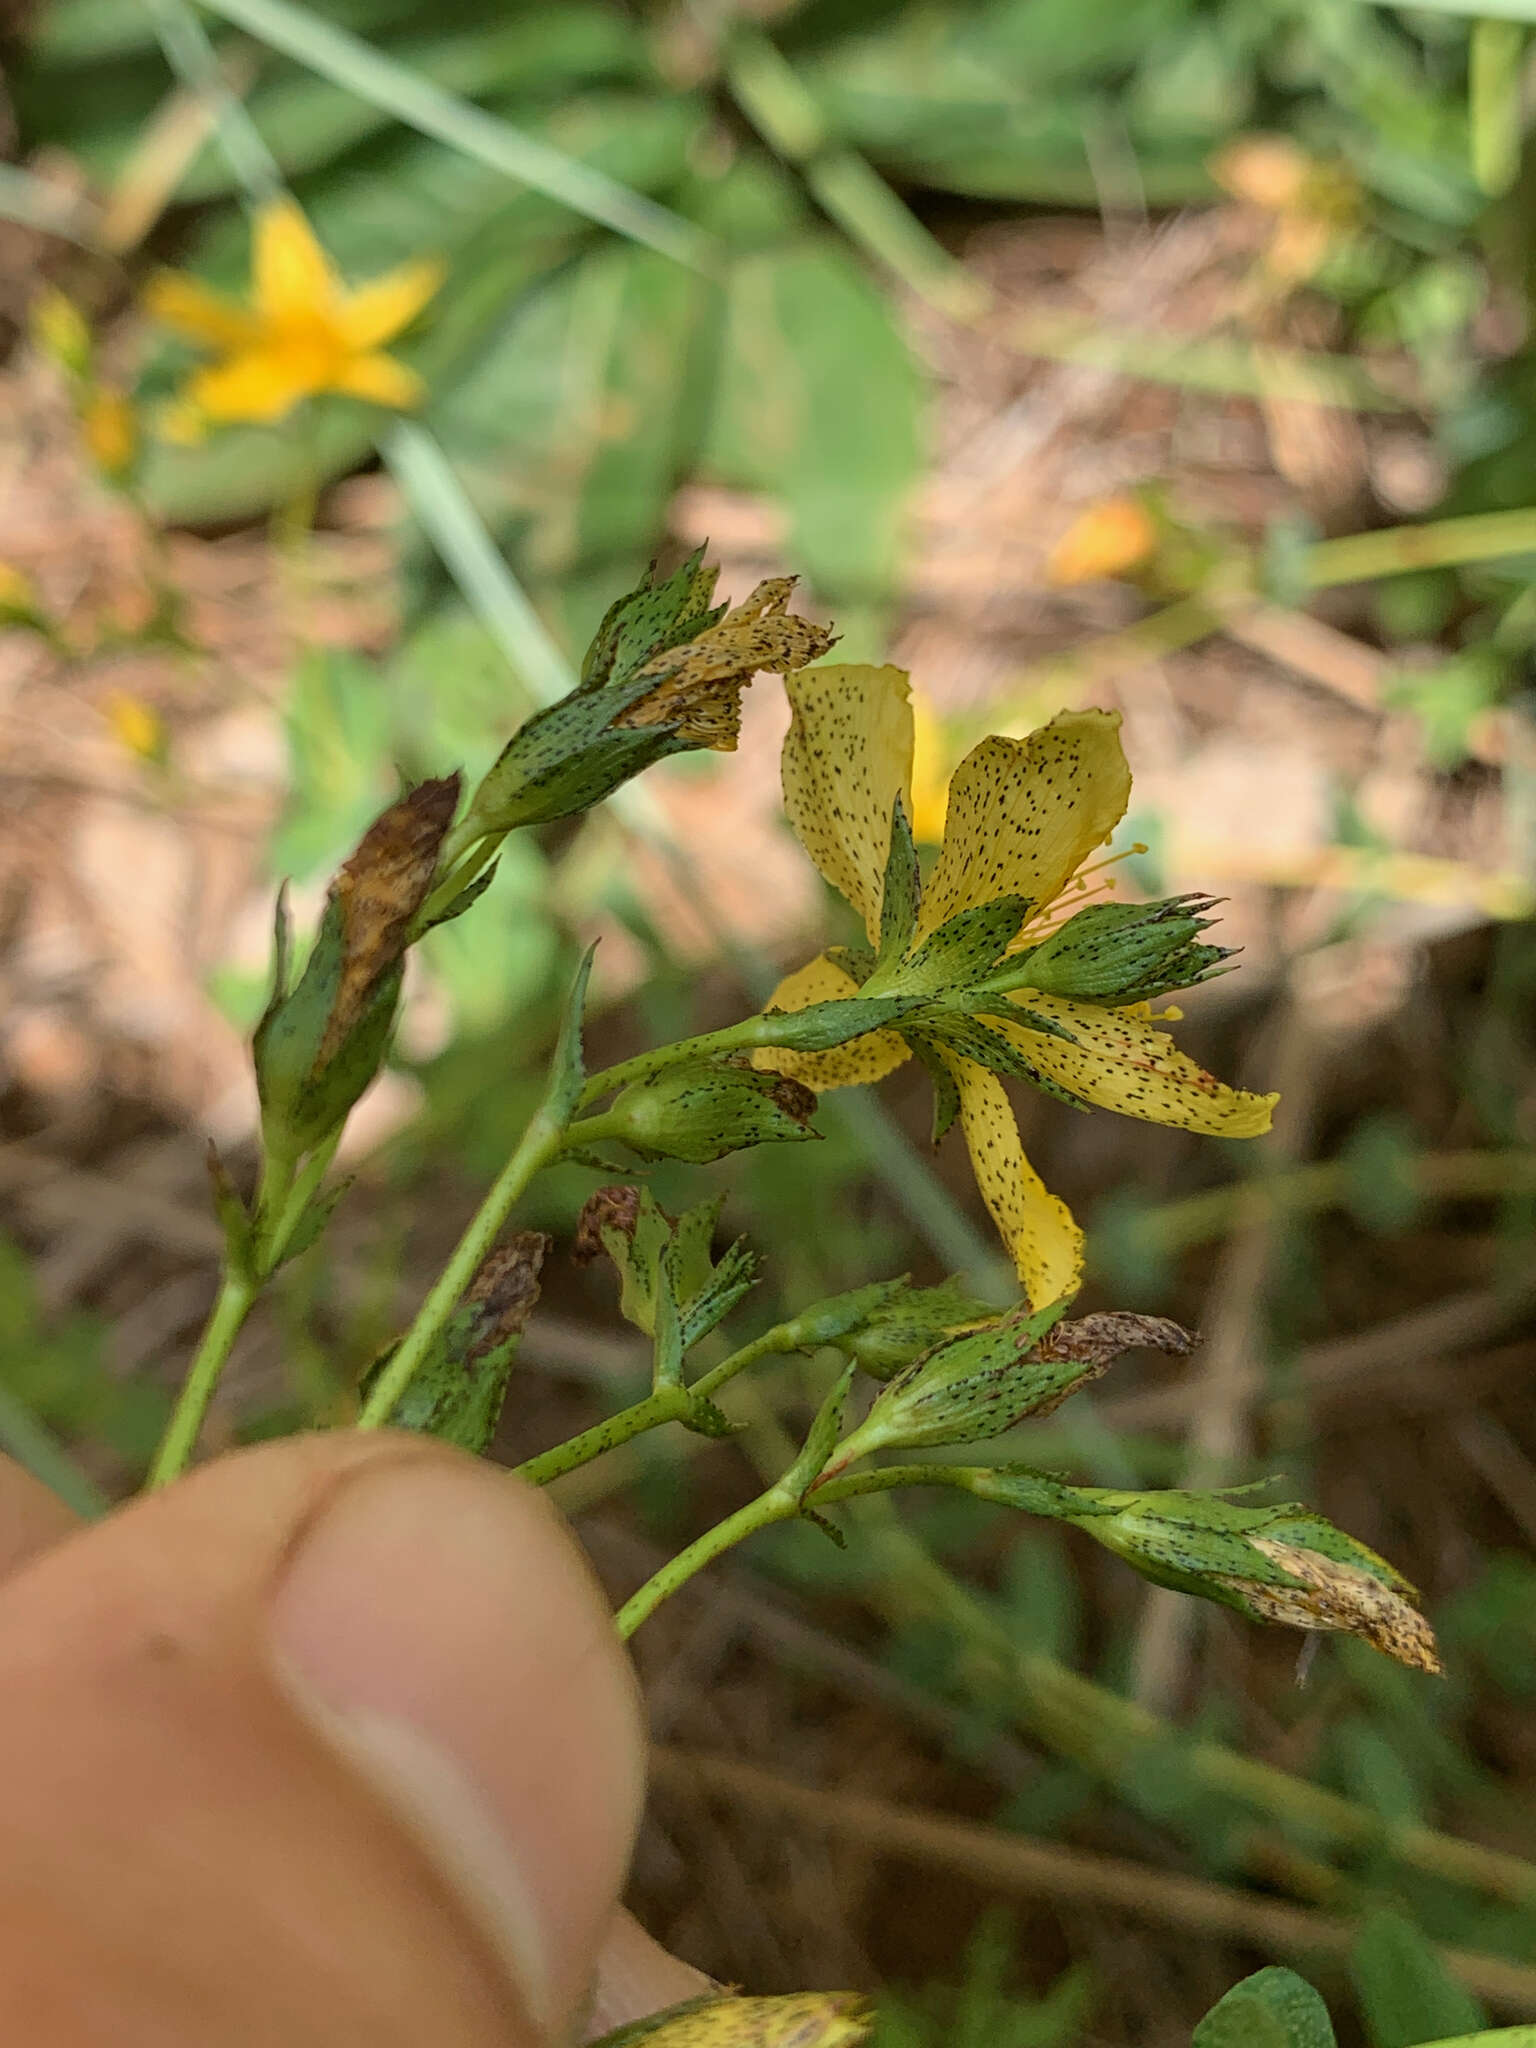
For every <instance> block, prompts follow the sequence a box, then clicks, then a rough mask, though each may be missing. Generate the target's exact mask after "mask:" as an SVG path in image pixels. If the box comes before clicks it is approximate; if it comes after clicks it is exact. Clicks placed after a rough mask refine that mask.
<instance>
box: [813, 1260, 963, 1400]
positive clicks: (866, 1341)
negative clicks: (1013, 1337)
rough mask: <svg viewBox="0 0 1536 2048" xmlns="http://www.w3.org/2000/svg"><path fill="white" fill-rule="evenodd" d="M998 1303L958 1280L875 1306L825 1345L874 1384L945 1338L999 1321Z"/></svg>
mask: <svg viewBox="0 0 1536 2048" xmlns="http://www.w3.org/2000/svg"><path fill="white" fill-rule="evenodd" d="M997 1313H998V1311H997V1306H996V1304H995V1303H994V1302H988V1301H982V1300H980V1299H979V1298H978V1297H977V1296H976V1295H973V1294H967V1293H966V1291H965V1289H964V1287H963V1286H962V1285H961V1284H960V1281H959V1280H958V1279H954V1280H944V1281H941V1282H940V1284H939V1285H938V1286H937V1287H913V1288H909V1289H908V1290H906V1291H905V1292H904V1293H901V1294H898V1295H894V1296H887V1298H886V1299H885V1300H884V1301H882V1302H880V1303H878V1304H876V1305H873V1306H872V1307H871V1310H870V1313H869V1314H868V1315H867V1316H865V1317H863V1318H862V1319H861V1320H860V1322H858V1323H857V1324H856V1325H855V1326H854V1327H853V1328H852V1329H850V1330H848V1331H846V1332H845V1333H844V1334H842V1335H840V1336H836V1337H831V1338H828V1339H826V1340H824V1341H826V1342H829V1343H833V1344H836V1346H837V1348H838V1349H839V1351H841V1352H842V1353H843V1355H844V1356H845V1357H846V1358H851V1359H852V1360H853V1362H854V1364H855V1365H857V1366H858V1367H859V1368H860V1369H861V1370H862V1371H864V1372H867V1373H868V1374H869V1376H870V1378H871V1379H876V1380H888V1379H891V1378H892V1377H893V1376H894V1375H895V1374H896V1373H898V1372H901V1371H902V1370H903V1369H904V1368H905V1367H906V1366H909V1365H910V1364H911V1363H912V1361H913V1359H915V1358H918V1357H921V1355H922V1354H923V1353H924V1352H925V1351H929V1350H931V1349H932V1348H933V1346H934V1345H935V1344H938V1343H939V1342H941V1341H942V1340H943V1339H944V1338H945V1337H952V1336H957V1335H959V1334H960V1333H961V1332H963V1331H968V1330H974V1329H976V1328H977V1327H978V1326H981V1325H990V1324H991V1323H994V1322H996V1320H997Z"/></svg>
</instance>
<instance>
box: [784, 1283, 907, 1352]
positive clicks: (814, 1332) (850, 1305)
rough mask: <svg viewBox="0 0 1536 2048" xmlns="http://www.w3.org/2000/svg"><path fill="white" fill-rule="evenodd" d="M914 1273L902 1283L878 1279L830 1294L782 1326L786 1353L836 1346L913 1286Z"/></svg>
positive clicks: (800, 1311) (799, 1312) (802, 1310)
mask: <svg viewBox="0 0 1536 2048" xmlns="http://www.w3.org/2000/svg"><path fill="white" fill-rule="evenodd" d="M911 1285H912V1280H911V1276H910V1274H906V1273H903V1274H902V1276H901V1278H900V1279H899V1280H875V1281H872V1282H871V1284H870V1285H869V1286H868V1287H855V1288H854V1289H853V1290H852V1291H851V1292H850V1293H848V1294H833V1295H829V1296H828V1297H827V1299H826V1300H825V1301H814V1302H812V1303H811V1305H810V1307H809V1308H803V1309H801V1310H799V1311H798V1313H796V1314H795V1315H793V1316H791V1317H790V1318H789V1320H788V1321H787V1322H786V1323H784V1324H782V1325H781V1328H782V1330H783V1333H784V1349H785V1350H786V1351H815V1350H819V1349H820V1347H821V1346H822V1345H823V1344H836V1343H837V1342H838V1341H839V1340H840V1339H841V1338H843V1337H846V1336H848V1335H849V1334H850V1332H852V1331H855V1330H858V1329H860V1328H861V1327H863V1326H864V1325H865V1324H867V1323H868V1321H869V1320H870V1318H871V1317H872V1316H874V1315H875V1314H876V1313H877V1312H878V1311H879V1310H880V1309H883V1308H885V1307H887V1306H888V1305H889V1304H890V1303H891V1302H892V1301H894V1300H896V1299H897V1297H898V1296H900V1295H902V1294H905V1293H906V1292H907V1290H908V1289H909V1288H910V1287H911Z"/></svg>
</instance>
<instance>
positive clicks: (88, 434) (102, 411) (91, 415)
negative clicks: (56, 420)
mask: <svg viewBox="0 0 1536 2048" xmlns="http://www.w3.org/2000/svg"><path fill="white" fill-rule="evenodd" d="M80 433H81V436H82V438H83V439H84V441H85V445H86V448H87V450H88V451H89V453H90V456H91V460H92V461H93V462H94V463H95V464H96V467H97V468H98V469H99V470H101V471H102V473H103V474H104V475H105V476H108V477H111V478H112V480H113V481H114V482H116V481H118V480H119V479H121V478H122V477H124V476H126V475H127V474H128V471H129V470H130V469H132V467H133V461H134V457H135V456H136V455H137V454H138V452H139V423H138V418H137V415H136V414H135V412H134V409H133V407H132V405H131V404H130V403H129V401H128V398H127V396H126V395H125V394H124V393H123V392H121V391H119V390H118V389H117V388H116V387H115V386H114V385H111V384H98V385H96V386H94V388H93V389H91V390H90V391H89V392H87V393H86V396H85V398H84V400H83V402H82V403H81V406H80Z"/></svg>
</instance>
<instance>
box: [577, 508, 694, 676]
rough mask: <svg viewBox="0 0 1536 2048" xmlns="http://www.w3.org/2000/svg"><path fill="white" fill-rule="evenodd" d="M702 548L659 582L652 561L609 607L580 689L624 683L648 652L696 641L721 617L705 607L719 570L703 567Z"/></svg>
mask: <svg viewBox="0 0 1536 2048" xmlns="http://www.w3.org/2000/svg"><path fill="white" fill-rule="evenodd" d="M707 545H708V543H707V542H706V543H705V544H704V546H707ZM704 546H700V547H697V548H695V549H694V551H693V553H692V554H691V555H690V556H689V557H688V559H687V561H686V562H684V563H682V564H681V566H680V567H679V568H677V569H674V570H673V572H672V574H671V575H670V576H669V577H667V579H666V580H665V581H664V582H660V583H658V582H657V580H656V564H655V563H654V562H652V564H651V566H650V568H649V569H648V570H647V571H646V574H645V576H644V578H643V580H642V581H641V582H640V583H638V584H636V586H635V588H634V589H633V590H631V591H628V592H626V594H625V595H624V596H623V597H620V598H615V600H614V601H613V603H612V604H611V605H609V607H608V609H607V611H606V612H605V613H604V614H603V620H602V624H601V625H600V626H599V627H598V629H597V631H596V633H595V634H594V635H593V637H592V644H591V646H590V647H588V649H587V652H586V655H585V656H584V658H583V660H582V664H581V681H580V684H579V686H578V687H579V688H580V689H581V690H583V691H586V690H595V689H600V688H602V687H603V686H604V685H606V684H609V683H623V682H627V681H628V680H629V679H630V677H631V676H633V675H634V673H635V671H636V670H637V669H640V668H643V667H644V666H645V664H646V663H647V662H648V661H649V660H650V659H651V658H652V656H653V655H657V654H660V653H662V652H664V650H665V649H667V648H668V647H680V646H682V645H683V644H684V643H685V642H687V641H689V640H695V639H697V638H698V636H699V634H700V633H702V632H705V631H706V630H707V629H708V628H709V627H710V626H714V625H718V624H719V622H720V620H721V619H723V618H724V617H725V613H726V607H725V606H724V605H723V604H722V605H716V606H715V607H714V609H713V610H711V608H710V599H711V598H712V597H713V596H714V591H715V583H716V580H717V579H718V577H719V574H720V571H719V570H718V569H715V568H706V567H705V566H704Z"/></svg>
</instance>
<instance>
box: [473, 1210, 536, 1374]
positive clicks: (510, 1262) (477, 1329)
mask: <svg viewBox="0 0 1536 2048" xmlns="http://www.w3.org/2000/svg"><path fill="white" fill-rule="evenodd" d="M549 1247H550V1239H549V1238H547V1237H546V1236H545V1235H544V1233H543V1231H542V1230H520V1231H519V1232H518V1233H517V1235H516V1236H515V1237H512V1238H509V1239H508V1240H507V1242H506V1243H505V1244H502V1245H498V1246H497V1247H496V1249H495V1250H494V1251H493V1252H491V1253H489V1254H488V1255H487V1256H486V1257H485V1258H484V1259H482V1260H481V1262H480V1266H479V1270H478V1271H477V1272H476V1274H475V1277H474V1279H473V1280H471V1281H470V1283H469V1285H468V1287H467V1288H466V1289H465V1290H464V1300H465V1303H466V1305H467V1306H469V1307H471V1308H473V1309H474V1311H475V1314H474V1320H473V1322H472V1323H471V1325H470V1336H469V1347H468V1352H467V1362H468V1363H471V1364H472V1363H473V1362H474V1361H475V1359H477V1358H480V1357H483V1356H484V1354H485V1353H486V1352H487V1351H491V1350H494V1349H495V1348H496V1347H497V1346H498V1345H501V1344H505V1343H506V1342H507V1340H508V1339H509V1338H511V1337H521V1335H522V1334H523V1332H524V1330H526V1329H527V1327H528V1318H529V1317H530V1316H531V1315H532V1314H533V1311H534V1309H535V1308H536V1306H537V1305H538V1299H539V1274H540V1273H541V1272H542V1270H543V1267H544V1260H545V1258H546V1256H547V1255H548V1252H549Z"/></svg>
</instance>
